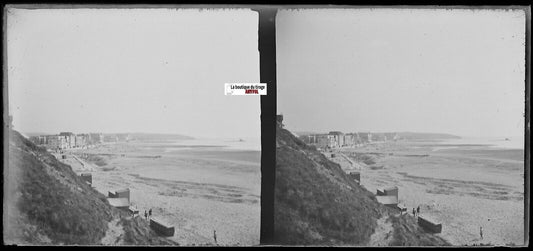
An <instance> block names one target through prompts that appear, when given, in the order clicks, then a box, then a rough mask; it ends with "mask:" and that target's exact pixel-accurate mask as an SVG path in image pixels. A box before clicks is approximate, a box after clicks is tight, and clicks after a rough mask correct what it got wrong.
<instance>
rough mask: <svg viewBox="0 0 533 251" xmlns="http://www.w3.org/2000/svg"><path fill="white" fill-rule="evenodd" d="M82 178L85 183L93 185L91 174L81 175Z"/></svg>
mask: <svg viewBox="0 0 533 251" xmlns="http://www.w3.org/2000/svg"><path fill="white" fill-rule="evenodd" d="M80 177H81V179H82V180H84V181H85V182H87V183H89V185H91V184H92V183H93V175H92V174H90V173H82V174H80Z"/></svg>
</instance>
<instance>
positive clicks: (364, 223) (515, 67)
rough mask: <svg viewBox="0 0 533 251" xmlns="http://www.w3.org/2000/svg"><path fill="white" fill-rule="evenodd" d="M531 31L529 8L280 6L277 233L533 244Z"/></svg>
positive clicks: (362, 241) (286, 241)
mask: <svg viewBox="0 0 533 251" xmlns="http://www.w3.org/2000/svg"><path fill="white" fill-rule="evenodd" d="M525 36H526V11H525V9H520V8H515V9H513V8H493V9H490V8H488V9H476V8H475V7H470V8H444V7H442V8H409V7H406V8H396V9H395V8H390V7H387V8H351V9H350V8H346V9H340V8H324V9H315V8H306V9H304V8H301V9H299V8H291V9H285V10H284V9H280V10H278V13H277V16H276V51H277V57H276V60H277V114H279V115H278V116H277V133H276V183H275V202H274V229H275V230H274V239H275V241H276V243H278V244H281V245H322V246H371V247H375V246H522V245H524V244H526V243H525V241H526V239H525V236H529V233H528V232H525V228H524V222H525V220H527V221H529V219H526V218H525V215H524V212H525V204H524V195H525V190H524V173H525V169H524V132H525V131H524V125H525V109H524V107H525V86H526V82H525V81H526V72H525V70H526V54H525V52H526V50H525V48H526V38H525ZM528 83H529V82H528ZM528 126H529V123H528ZM528 129H529V127H528ZM528 201H529V200H528Z"/></svg>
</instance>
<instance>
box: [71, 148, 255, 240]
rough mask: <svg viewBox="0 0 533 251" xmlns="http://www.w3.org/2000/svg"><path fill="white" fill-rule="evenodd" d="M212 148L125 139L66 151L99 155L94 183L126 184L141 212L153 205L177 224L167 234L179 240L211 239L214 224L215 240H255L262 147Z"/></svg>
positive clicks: (106, 187)
mask: <svg viewBox="0 0 533 251" xmlns="http://www.w3.org/2000/svg"><path fill="white" fill-rule="evenodd" d="M137 143H139V142H137ZM150 144H151V143H150ZM212 150H213V149H212V148H197V149H193V150H183V151H177V152H174V151H172V152H164V151H162V148H157V149H151V148H143V143H140V144H135V143H133V144H132V142H129V143H117V144H108V145H103V146H99V147H96V148H91V149H75V150H74V151H66V152H70V154H93V155H99V156H100V157H103V158H104V159H105V162H106V164H105V165H104V166H101V167H98V166H96V165H94V164H92V163H91V165H93V167H94V168H95V171H93V172H91V173H92V175H93V186H94V187H95V188H96V189H97V190H98V191H100V192H102V193H104V194H107V192H108V191H109V190H115V189H120V188H126V187H127V188H130V192H131V195H130V196H131V203H132V205H134V206H137V208H138V209H139V212H140V214H141V215H142V217H144V216H143V214H144V210H147V211H148V210H149V209H150V208H152V211H153V215H154V216H157V217H159V218H162V219H163V220H165V221H167V222H169V223H170V224H172V225H174V226H175V229H176V232H175V235H174V236H173V237H168V238H170V239H171V240H173V241H176V242H178V243H180V244H181V245H214V241H213V230H216V232H217V237H218V238H217V241H218V244H219V245H256V244H259V232H260V229H259V226H260V203H259V202H260V180H261V179H260V152H257V151H248V152H247V151H239V150H232V152H233V155H231V156H225V155H227V154H226V153H227V152H225V151H216V150H214V151H212ZM217 153H218V155H217ZM154 156H159V157H154ZM246 156H248V157H246ZM243 157H246V158H245V160H244V161H239V160H240V158H243ZM72 159H73V158H72ZM67 160H68V159H67ZM72 162H74V160H73V161H72ZM106 168H108V170H107V171H106V170H105V169H106ZM73 169H75V171H76V173H78V174H79V173H80V171H83V170H84V169H81V168H80V165H78V166H76V165H74V166H73Z"/></svg>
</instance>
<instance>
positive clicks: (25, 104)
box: [7, 9, 261, 138]
mask: <svg viewBox="0 0 533 251" xmlns="http://www.w3.org/2000/svg"><path fill="white" fill-rule="evenodd" d="M257 26H258V15H257V13H256V12H254V11H251V10H243V9H241V10H229V9H225V10H202V11H200V10H175V9H122V10H120V9H48V10H46V9H40V10H23V9H11V10H9V11H8V13H7V56H8V86H9V92H8V93H9V112H10V114H12V115H13V124H14V127H15V129H16V130H19V131H21V132H47V133H58V132H59V131H72V132H75V133H82V132H153V133H178V134H185V135H189V136H195V137H228V138H239V137H260V133H261V132H260V102H259V96H225V95H224V83H233V82H246V83H258V82H259V52H258V50H257V28H258V27H257Z"/></svg>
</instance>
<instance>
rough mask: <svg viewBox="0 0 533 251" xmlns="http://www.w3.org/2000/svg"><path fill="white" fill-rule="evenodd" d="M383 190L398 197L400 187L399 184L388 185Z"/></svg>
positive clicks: (386, 193)
mask: <svg viewBox="0 0 533 251" xmlns="http://www.w3.org/2000/svg"><path fill="white" fill-rule="evenodd" d="M383 191H384V192H385V195H390V196H392V195H394V196H396V197H398V187H397V186H393V187H387V188H385V189H383Z"/></svg>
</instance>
